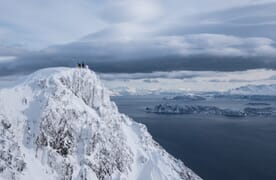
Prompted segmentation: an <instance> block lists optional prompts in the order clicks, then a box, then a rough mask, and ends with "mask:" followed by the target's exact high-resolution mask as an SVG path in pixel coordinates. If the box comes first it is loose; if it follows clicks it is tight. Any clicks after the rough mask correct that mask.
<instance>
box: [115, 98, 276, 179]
mask: <svg viewBox="0 0 276 180" xmlns="http://www.w3.org/2000/svg"><path fill="white" fill-rule="evenodd" d="M112 99H113V100H114V101H115V102H116V103H117V105H118V108H119V111H120V112H122V113H125V114H127V115H129V116H130V117H132V118H133V119H134V120H136V121H138V122H141V123H143V124H145V125H146V126H147V127H148V130H149V131H150V133H151V134H152V136H153V138H154V139H155V140H156V141H158V142H159V143H160V144H161V145H162V146H163V147H164V148H165V149H166V150H167V151H168V152H169V153H171V154H172V155H174V156H175V157H176V158H179V159H181V160H182V161H183V162H184V163H185V164H186V165H187V166H188V167H190V168H191V169H192V170H193V171H195V172H196V173H197V174H199V175H200V176H201V177H202V178H204V179H206V180H260V179H261V180H275V179H276V142H275V140H276V119H275V117H274V118H272V117H254V118H253V117H245V118H230V117H229V118H228V117H223V116H210V115H158V114H148V113H145V112H144V108H145V107H146V106H151V105H155V104H157V103H160V102H162V98H161V97H158V96H157V97H155V96H154V97H149V96H138V97H135V96H122V97H113V98H112ZM193 103H195V102H193ZM202 103H203V104H204V105H219V106H220V107H232V108H240V107H243V106H244V105H245V104H246V103H248V101H244V100H238V101H237V100H233V101H232V100H223V101H221V100H219V101H218V102H214V101H209V102H208V101H204V102H202ZM269 103H271V104H273V105H275V102H269ZM196 104H198V102H196Z"/></svg>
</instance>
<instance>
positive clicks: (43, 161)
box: [0, 68, 200, 180]
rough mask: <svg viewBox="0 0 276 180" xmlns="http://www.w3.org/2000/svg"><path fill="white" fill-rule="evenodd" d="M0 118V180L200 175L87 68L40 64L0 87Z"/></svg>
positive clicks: (188, 177)
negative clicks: (13, 82)
mask: <svg viewBox="0 0 276 180" xmlns="http://www.w3.org/2000/svg"><path fill="white" fill-rule="evenodd" d="M0 122H1V123H0V130H1V131H0V140H1V144H0V146H1V148H0V179H24V180H25V179H28V180H31V179H47V180H51V179H65V180H69V179H74V180H80V179H83V180H84V179H102V180H103V179H122V180H123V179H158V180H159V179H160V180H162V179H175V180H178V179H200V178H199V177H198V176H197V175H195V174H194V173H193V172H192V171H191V170H190V169H188V168H187V167H185V166H184V164H183V163H182V162H181V161H179V160H176V159H175V158H173V157H172V156H171V155H169V154H168V153H167V152H166V151H165V150H164V149H163V148H162V147H160V146H159V145H158V143H156V142H155V141H154V140H153V139H152V137H151V136H150V134H149V133H148V132H147V129H146V127H145V126H144V125H141V124H138V123H136V122H134V121H133V120H132V119H130V118H128V117H127V116H125V115H123V114H120V113H119V112H118V110H117V107H116V105H115V104H114V103H113V102H111V101H110V99H109V95H108V91H107V90H106V89H105V88H104V86H103V85H102V84H101V82H100V80H99V79H98V77H97V76H96V74H95V73H94V72H92V71H90V70H89V69H80V68H49V69H44V70H40V71H37V72H35V73H33V74H31V75H30V76H28V77H27V78H26V80H25V81H24V82H22V83H20V84H18V85H16V86H15V87H13V88H8V89H2V90H0Z"/></svg>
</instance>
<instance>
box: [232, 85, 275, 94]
mask: <svg viewBox="0 0 276 180" xmlns="http://www.w3.org/2000/svg"><path fill="white" fill-rule="evenodd" d="M228 93H229V94H242V95H270V96H275V95H276V84H270V85H265V84H264V85H247V86H242V87H239V88H236V89H231V90H230V91H228Z"/></svg>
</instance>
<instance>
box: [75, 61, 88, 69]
mask: <svg viewBox="0 0 276 180" xmlns="http://www.w3.org/2000/svg"><path fill="white" fill-rule="evenodd" d="M77 67H78V68H86V69H88V65H87V64H84V62H82V63H78V64H77Z"/></svg>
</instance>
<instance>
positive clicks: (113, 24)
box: [0, 0, 276, 75]
mask: <svg viewBox="0 0 276 180" xmlns="http://www.w3.org/2000/svg"><path fill="white" fill-rule="evenodd" d="M275 9H276V1H275V0H274V1H273V0H267V1H266V0H231V1H229V2H225V1H221V0H205V1H203V0H187V1H182V0H172V1H165V0H139V1H134V0H119V1H111V0H103V1H90V0H80V1H73V0H66V1H65V0H60V1H54V0H48V1H36V0H27V1H18V0H9V1H2V2H1V6H0V75H10V74H15V73H29V72H31V71H34V70H36V69H38V68H43V67H50V66H75V64H76V63H77V62H78V61H85V62H86V63H88V64H89V65H90V66H91V67H92V69H94V70H96V71H99V72H128V73H134V72H152V71H172V70H200V71H205V70H215V71H237V70H247V69H256V68H269V69H276V60H275V57H276V44H275V41H276V33H275V32H276V20H275V19H276V10H275Z"/></svg>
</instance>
